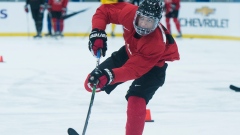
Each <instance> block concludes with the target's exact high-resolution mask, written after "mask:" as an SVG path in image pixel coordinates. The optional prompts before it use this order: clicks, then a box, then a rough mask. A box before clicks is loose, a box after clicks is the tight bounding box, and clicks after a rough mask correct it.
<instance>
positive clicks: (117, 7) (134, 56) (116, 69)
mask: <svg viewBox="0 0 240 135" xmlns="http://www.w3.org/2000/svg"><path fill="white" fill-rule="evenodd" d="M162 12H163V5H162V3H161V2H160V0H144V1H143V2H142V3H141V4H140V5H139V7H138V6H136V5H133V4H130V3H126V2H120V3H115V4H104V5H101V6H100V7H99V8H98V9H97V10H96V13H95V14H94V15H93V18H92V32H91V33H90V35H89V44H88V47H89V50H90V51H91V53H92V54H93V55H94V56H96V53H97V51H98V50H101V55H102V56H103V57H104V56H105V55H106V51H107V35H106V33H105V29H106V25H107V24H109V23H115V24H119V25H122V26H123V28H124V33H123V38H124V40H125V45H124V46H122V47H121V48H120V49H119V50H118V51H115V52H113V53H112V55H111V56H110V57H108V58H107V59H106V60H105V61H103V62H102V63H101V64H100V65H99V67H98V69H97V70H93V71H92V72H91V73H90V74H89V75H88V77H87V78H86V80H85V83H84V86H85V89H86V90H87V91H89V92H92V87H93V84H97V91H98V92H99V91H101V90H102V91H105V92H106V93H107V94H110V93H111V91H113V90H114V89H115V88H116V87H117V86H118V85H119V84H121V83H124V82H126V81H129V80H133V82H132V84H131V86H130V87H129V89H128V91H127V94H126V96H125V98H126V100H127V102H128V103H127V122H126V135H142V133H143V129H144V123H145V116H146V105H147V104H148V103H149V101H150V100H151V99H152V97H153V95H154V93H155V92H156V91H157V90H158V88H159V87H161V86H162V85H163V84H164V81H165V72H166V69H167V66H168V64H167V63H166V61H174V60H179V59H180V57H179V53H178V48H177V44H176V42H175V41H174V39H173V37H172V36H171V34H170V33H169V32H168V31H167V29H166V28H165V27H164V26H163V25H162V24H161V23H160V19H161V18H162Z"/></svg>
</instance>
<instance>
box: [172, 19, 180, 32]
mask: <svg viewBox="0 0 240 135" xmlns="http://www.w3.org/2000/svg"><path fill="white" fill-rule="evenodd" d="M173 21H174V23H175V25H176V28H177V31H178V32H179V33H181V29H180V23H179V21H178V19H177V18H173Z"/></svg>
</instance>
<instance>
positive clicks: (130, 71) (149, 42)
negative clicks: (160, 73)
mask: <svg viewBox="0 0 240 135" xmlns="http://www.w3.org/2000/svg"><path fill="white" fill-rule="evenodd" d="M137 9H138V7H137V6H135V5H133V4H129V3H125V2H120V3H116V4H104V5H102V6H100V7H99V8H98V9H97V10H96V13H95V14H94V15H93V18H92V28H98V29H101V30H105V29H106V25H107V24H109V23H114V24H121V25H122V26H123V29H124V33H123V37H124V40H125V48H126V51H127V53H128V56H129V59H128V60H127V62H126V63H125V64H124V65H123V66H122V67H120V68H114V69H113V72H114V75H115V78H114V81H113V82H112V83H111V84H114V83H117V82H125V81H128V80H132V79H136V78H139V77H141V76H142V75H143V74H145V73H147V72H148V71H150V70H151V69H152V68H153V67H154V66H160V67H161V66H163V65H164V63H165V61H174V60H179V59H180V57H179V53H178V48H177V45H176V43H175V41H174V40H173V41H174V42H173V43H172V44H169V41H168V40H167V38H166V37H167V36H166V34H169V32H168V31H167V30H166V28H164V27H163V26H162V25H161V24H159V27H158V28H157V29H156V30H155V31H154V32H152V33H150V34H148V35H146V36H143V37H141V38H140V39H137V38H135V37H134V34H135V33H136V31H135V29H134V26H133V20H134V16H135V13H136V11H137Z"/></svg>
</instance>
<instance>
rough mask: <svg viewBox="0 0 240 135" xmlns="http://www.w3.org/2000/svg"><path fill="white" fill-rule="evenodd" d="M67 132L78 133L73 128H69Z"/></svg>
mask: <svg viewBox="0 0 240 135" xmlns="http://www.w3.org/2000/svg"><path fill="white" fill-rule="evenodd" d="M67 132H68V135H79V134H78V133H77V131H75V130H74V129H73V128H69V129H68V131H67Z"/></svg>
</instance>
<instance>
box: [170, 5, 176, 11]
mask: <svg viewBox="0 0 240 135" xmlns="http://www.w3.org/2000/svg"><path fill="white" fill-rule="evenodd" d="M175 9H176V5H175V4H171V9H170V12H173V10H175Z"/></svg>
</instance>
